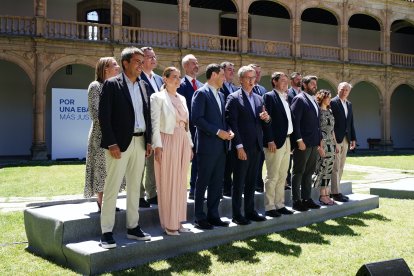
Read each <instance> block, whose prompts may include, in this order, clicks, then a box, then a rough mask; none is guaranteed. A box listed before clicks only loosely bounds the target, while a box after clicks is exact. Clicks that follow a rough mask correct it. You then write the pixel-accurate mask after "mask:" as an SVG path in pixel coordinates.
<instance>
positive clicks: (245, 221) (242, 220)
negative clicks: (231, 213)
mask: <svg viewBox="0 0 414 276" xmlns="http://www.w3.org/2000/svg"><path fill="white" fill-rule="evenodd" d="M231 221H232V222H234V223H235V224H238V225H248V224H250V223H251V222H250V220H248V219H247V218H245V217H243V216H239V217H234V218H233V219H232V220H231Z"/></svg>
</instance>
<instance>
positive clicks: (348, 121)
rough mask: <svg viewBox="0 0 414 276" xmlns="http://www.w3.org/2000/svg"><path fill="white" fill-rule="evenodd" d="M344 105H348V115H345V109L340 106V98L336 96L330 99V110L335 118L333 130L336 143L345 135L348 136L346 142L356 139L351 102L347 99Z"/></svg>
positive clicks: (340, 141)
mask: <svg viewBox="0 0 414 276" xmlns="http://www.w3.org/2000/svg"><path fill="white" fill-rule="evenodd" d="M346 105H347V107H348V117H345V110H344V107H343V106H342V103H341V99H339V97H338V96H336V97H334V98H333V99H332V100H331V110H332V114H333V116H334V118H335V127H334V132H335V138H336V141H337V142H338V143H342V141H343V140H344V137H345V136H346V137H347V138H348V142H350V141H356V135H355V127H354V115H353V114H352V104H351V102H350V101H348V100H347V101H346Z"/></svg>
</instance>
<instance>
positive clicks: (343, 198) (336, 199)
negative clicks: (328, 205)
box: [331, 193, 349, 202]
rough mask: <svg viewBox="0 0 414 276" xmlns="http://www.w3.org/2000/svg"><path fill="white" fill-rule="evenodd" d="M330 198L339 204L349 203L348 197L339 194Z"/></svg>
mask: <svg viewBox="0 0 414 276" xmlns="http://www.w3.org/2000/svg"><path fill="white" fill-rule="evenodd" d="M331 197H332V199H333V200H335V201H339V202H348V201H349V197H347V196H345V195H343V194H341V193H339V194H331Z"/></svg>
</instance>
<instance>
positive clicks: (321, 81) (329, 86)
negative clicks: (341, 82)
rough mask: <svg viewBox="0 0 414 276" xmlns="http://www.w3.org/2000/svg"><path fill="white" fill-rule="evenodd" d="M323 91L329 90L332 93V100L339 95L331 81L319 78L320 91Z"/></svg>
mask: <svg viewBox="0 0 414 276" xmlns="http://www.w3.org/2000/svg"><path fill="white" fill-rule="evenodd" d="M321 89H327V90H329V91H331V93H332V98H333V97H335V96H336V94H337V91H336V90H337V89H336V88H335V87H334V86H333V85H332V84H331V83H330V82H329V81H327V80H324V79H323V78H318V90H321Z"/></svg>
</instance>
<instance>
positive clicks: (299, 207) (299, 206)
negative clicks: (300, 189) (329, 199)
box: [292, 200, 309, 212]
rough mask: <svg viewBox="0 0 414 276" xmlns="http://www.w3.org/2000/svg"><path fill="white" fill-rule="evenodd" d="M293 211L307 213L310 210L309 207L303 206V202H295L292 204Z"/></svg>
mask: <svg viewBox="0 0 414 276" xmlns="http://www.w3.org/2000/svg"><path fill="white" fill-rule="evenodd" d="M292 209H293V210H296V211H299V212H305V211H308V210H309V207H308V206H306V205H305V204H303V202H302V201H301V200H295V201H294V202H293V204H292Z"/></svg>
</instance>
